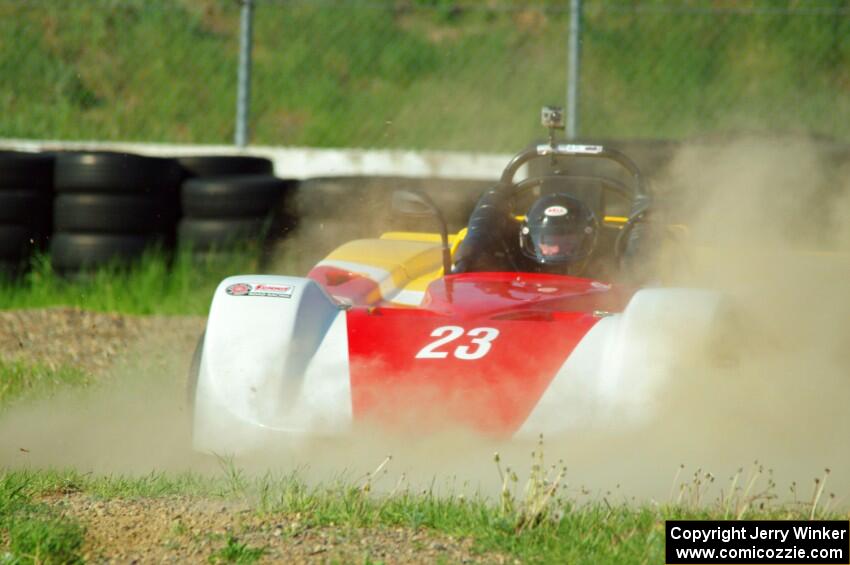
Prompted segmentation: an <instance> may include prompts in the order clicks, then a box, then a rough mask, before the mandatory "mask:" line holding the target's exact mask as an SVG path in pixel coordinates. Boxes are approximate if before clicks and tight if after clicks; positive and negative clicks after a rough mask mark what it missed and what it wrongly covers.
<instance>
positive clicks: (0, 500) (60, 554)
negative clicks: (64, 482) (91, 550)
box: [0, 473, 85, 565]
mask: <svg viewBox="0 0 850 565" xmlns="http://www.w3.org/2000/svg"><path fill="white" fill-rule="evenodd" d="M30 479H31V475H30V474H28V473H8V474H5V475H2V476H0V540H2V539H4V538H5V539H6V540H7V544H8V549H7V551H6V552H5V554H4V555H2V556H0V559H2V562H3V563H9V564H16V565H17V564H21V565H23V564H30V563H45V564H48V563H49V564H53V563H57V564H58V563H82V555H81V553H80V550H81V548H82V545H83V539H84V535H85V530H84V528H83V527H82V526H81V525H80V524H79V523H77V522H76V521H75V520H71V519H68V518H66V517H64V516H61V515H59V514H57V513H56V512H55V511H54V510H52V509H51V508H50V507H49V506H47V505H45V504H38V503H34V502H33V501H32V499H31V491H32V485H31V484H30ZM0 547H2V546H0Z"/></svg>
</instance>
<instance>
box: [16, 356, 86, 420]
mask: <svg viewBox="0 0 850 565" xmlns="http://www.w3.org/2000/svg"><path fill="white" fill-rule="evenodd" d="M89 383H90V377H89V376H88V375H87V374H86V373H85V372H83V371H81V370H79V369H75V368H72V367H59V368H52V367H47V366H45V365H40V364H30V363H24V362H22V361H4V360H0V409H2V408H3V407H4V406H6V405H8V404H10V403H11V402H14V401H16V400H21V399H24V398H32V397H43V396H47V395H50V394H52V393H55V392H56V391H57V390H61V389H62V388H63V387H74V386H77V387H79V386H85V385H87V384H89Z"/></svg>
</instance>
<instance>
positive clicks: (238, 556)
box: [209, 536, 266, 564]
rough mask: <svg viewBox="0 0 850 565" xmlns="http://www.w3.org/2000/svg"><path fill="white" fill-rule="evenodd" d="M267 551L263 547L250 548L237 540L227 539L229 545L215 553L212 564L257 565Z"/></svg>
mask: <svg viewBox="0 0 850 565" xmlns="http://www.w3.org/2000/svg"><path fill="white" fill-rule="evenodd" d="M265 552H266V550H265V549H264V548H262V547H250V546H248V544H246V543H240V542H239V540H238V539H237V538H235V537H234V536H230V537H228V538H227V545H225V546H224V547H223V548H221V549H219V550H218V551H216V552H215V553H213V554H212V555H211V556H210V558H209V562H210V563H241V564H246V563H255V562H256V561H258V560H259V559H260V557H262V556H263V554H264V553H265Z"/></svg>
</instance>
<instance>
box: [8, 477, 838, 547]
mask: <svg viewBox="0 0 850 565" xmlns="http://www.w3.org/2000/svg"><path fill="white" fill-rule="evenodd" d="M224 469H225V471H224V473H222V474H221V475H218V476H200V475H195V474H192V473H184V474H179V475H166V474H152V475H147V476H143V477H123V476H93V475H90V474H81V473H78V472H76V471H72V470H69V471H56V470H53V471H13V472H6V473H5V474H4V475H2V477H0V508H2V509H3V510H4V512H0V515H7V516H14V517H15V518H14V519H12V520H10V519H8V518H7V519H5V520H3V521H0V529H5V530H6V535H7V536H9V537H10V539H11V542H10V543H11V545H13V546H14V547H20V548H24V549H21V550H14V549H13V552H14V551H24V550H25V551H27V552H30V553H31V552H32V551H33V548H34V547H36V546H37V547H41V548H42V549H41V550H42V551H48V550H49V551H55V552H56V553H57V554H61V555H66V556H73V555H74V551H76V550H77V548H78V547H79V536H81V535H82V529H81V527H80V525H79V524H76V523H75V522H73V521H67V520H60V519H59V518H57V517H56V516H55V515H54V514H51V513H50V512H49V510H48V509H46V508H45V507H44V506H43V505H41V506H40V505H33V503H32V502H31V499H32V498H33V497H36V496H38V495H39V494H42V493H56V492H82V493H85V494H88V495H90V496H93V497H96V498H125V499H139V498H142V499H144V498H154V497H163V496H173V495H183V496H186V495H188V496H193V497H200V498H210V499H219V500H221V499H229V500H238V501H241V502H247V503H248V504H249V506H250V508H251V509H252V511H253V512H254V513H256V514H257V515H258V516H263V517H268V518H274V517H284V516H286V517H295V516H297V519H296V520H290V521H289V522H290V525H289V527H287V529H286V532H285V535H295V534H297V533H298V532H299V531H304V530H307V529H311V528H321V527H341V528H343V529H362V528H397V527H403V528H411V529H425V530H429V531H433V532H435V533H440V534H445V535H451V536H459V537H471V538H473V539H474V540H475V550H476V551H478V552H490V551H494V552H499V553H503V554H507V555H510V556H513V557H516V558H519V559H521V560H523V561H525V562H559V563H564V562H569V563H600V562H602V563H615V562H617V563H626V562H628V563H632V562H648V563H655V562H663V554H664V521H665V520H668V519H699V520H702V519H727V518H730V517H736V516H740V517H742V518H746V519H808V518H811V517H812V516H814V517H817V518H820V519H846V516H844V515H840V514H838V513H836V512H830V511H829V510H826V509H824V508H823V505H822V504H821V506H820V507H819V508H817V507H816V506H817V504H816V503H814V506H813V503H812V502H810V501H809V502H806V503H805V504H796V505H795V504H785V505H780V504H771V502H770V500H771V495H770V491H771V490H773V489H775V487H772V486H770V485H769V486H768V487H767V488H766V489H765V490H761V491H759V492H755V491H754V490H753V491H751V490H750V489H749V488H747V489H746V490H745V488H744V487H741V486H739V487H738V488H737V489H736V488H734V487H733V488H732V489H731V490H732V491H733V492H735V493H736V494H735V495H734V496H733V497H731V499H730V498H727V499H725V500H718V501H710V500H697V499H694V498H692V496H693V495H694V494H695V493H696V491H697V490H701V489H703V485H702V484H697V482H693V481H692V482H691V483H688V484H686V485H683V487H684V490H685V491H687V492H688V493H689V497H686V498H684V499H678V500H676V501H672V502H670V503H667V504H661V505H649V504H643V505H639V504H627V503H611V502H609V501H606V500H604V499H602V500H597V501H591V502H588V503H582V504H579V503H578V502H576V500H575V499H572V498H571V497H570V496H568V495H564V494H561V493H560V490H561V489H555V490H558V491H559V493H558V494H557V495H556V496H553V497H550V498H549V499H547V501H546V502H545V504H544V505H543V506H540V502H541V498H539V497H540V495H541V493H545V492H548V489H550V488H551V487H552V486H553V485H554V481H553V480H552V479H553V475H551V474H550V475H549V476H545V477H544V476H543V475H539V476H537V477H536V478H535V477H534V472H533V471H532V475H531V476H530V477H529V479H528V482H527V484H526V485H525V486H526V489H516V492H514V489H512V488H509V489H508V492H507V494H505V495H503V496H502V497H501V498H499V499H497V500H494V499H492V498H485V497H483V496H479V495H476V494H475V493H471V494H469V493H467V494H466V495H463V494H462V493H455V494H448V495H437V494H434V493H433V492H432V491H431V490H426V491H425V492H421V491H417V492H412V491H410V490H408V489H403V490H401V491H397V492H392V493H390V494H383V495H375V494H372V493H371V492H370V490H371V489H370V486H371V483H370V479H368V478H367V479H366V480H365V481H364V480H361V481H351V480H340V481H339V482H337V483H334V484H327V485H319V486H308V485H307V484H306V483H305V482H304V481H303V480H302V479H301V478H300V476H299V475H298V474H294V473H293V474H286V475H281V476H275V475H272V474H266V475H263V476H260V477H251V476H247V475H245V474H243V473H242V472H241V471H239V470H238V469H235V468H234V467H233V466H232V464H230V463H225V465H224ZM493 472H494V473H495V472H497V471H496V470H495V469H494V471H493ZM234 475H235V476H238V480H236V481H235V482H234ZM509 482H510V481H509ZM535 488H538V489H541V490H540V491H539V492H535ZM733 507H734V508H733ZM535 509H536V510H542V511H541V512H539V513H537V514H532V511H533V510H535ZM735 509H737V512H733V513H732V514H731V515H730V511H733V510H735ZM813 509H814V510H815V511H813ZM535 516H536V517H535ZM530 518H533V519H531V520H530ZM12 522H15V524H12ZM0 539H2V534H0ZM50 548H53V549H50ZM263 551H264V550H263V548H261V547H252V546H249V545H247V544H246V543H243V542H240V540H239V537H238V533H234V534H233V536H231V537H229V538H228V539H227V541H226V543H225V545H224V546H223V547H222V548H221V549H220V550H218V551H217V552H216V553H214V554H213V556H212V558H211V561H212V562H237V563H250V562H253V561H254V560H256V559H258V558H259V557H260V556H261V555H262V553H263Z"/></svg>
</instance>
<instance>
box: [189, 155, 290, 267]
mask: <svg viewBox="0 0 850 565" xmlns="http://www.w3.org/2000/svg"><path fill="white" fill-rule="evenodd" d="M178 161H179V163H180V165H181V166H182V168H183V170H184V178H185V180H184V182H183V185H182V187H181V192H180V194H181V198H180V201H181V208H182V213H183V218H182V219H181V220H180V223H179V226H178V228H177V233H178V242H179V244H180V245H181V246H184V247H189V248H191V249H192V250H193V252H195V253H198V254H209V253H211V252H216V251H227V250H230V249H233V248H234V247H239V246H242V245H244V244H245V243H246V242H247V241H257V240H260V239H264V238H265V236H267V235H270V234H273V235H275V236H279V235H282V234H283V232H285V231H286V230H287V229H289V227H291V225H290V224H291V222H290V219H289V218H287V217H285V215H284V216H281V215H280V214H277V215H276V214H275V213H274V212H275V211H276V210H278V208H279V203H280V202H281V201H282V200H283V199H284V197H285V196H286V194H287V192H288V190H289V188H290V187H291V185H292V182H291V181H286V180H283V179H279V178H277V177H275V176H274V175H273V174H272V172H273V166H272V162H271V161H269V160H268V159H262V158H258V157H240V156H209V157H204V156H199V157H186V158H182V159H179V160H178Z"/></svg>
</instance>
